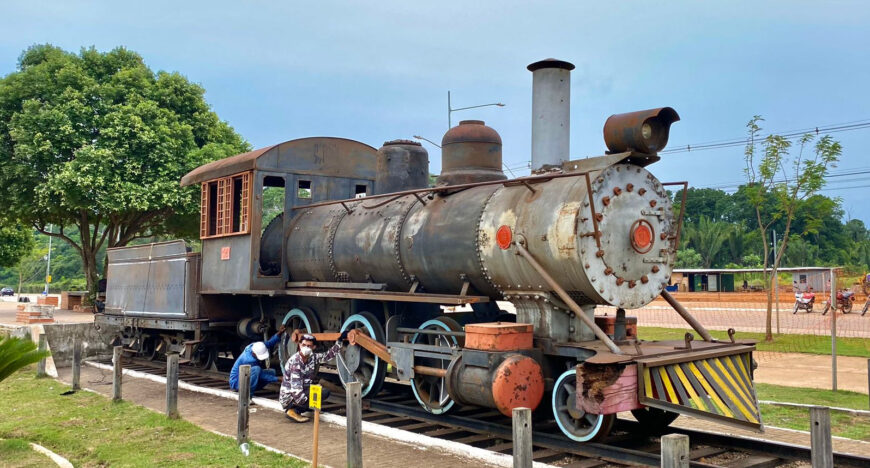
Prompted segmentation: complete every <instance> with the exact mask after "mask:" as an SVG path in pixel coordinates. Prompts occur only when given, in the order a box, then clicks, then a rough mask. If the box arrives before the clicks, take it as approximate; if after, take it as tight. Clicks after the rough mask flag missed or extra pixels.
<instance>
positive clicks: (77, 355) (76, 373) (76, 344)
mask: <svg viewBox="0 0 870 468" xmlns="http://www.w3.org/2000/svg"><path fill="white" fill-rule="evenodd" d="M81 374H82V342H81V340H79V339H78V338H75V339H74V341H73V359H72V389H73V391H74V392H75V391H78V390H81V389H82V386H81V384H80V381H81Z"/></svg>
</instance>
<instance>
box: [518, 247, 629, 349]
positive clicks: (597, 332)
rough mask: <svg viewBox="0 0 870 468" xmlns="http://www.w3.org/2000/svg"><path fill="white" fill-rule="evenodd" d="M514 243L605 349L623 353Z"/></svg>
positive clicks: (534, 261) (525, 251) (551, 278)
mask: <svg viewBox="0 0 870 468" xmlns="http://www.w3.org/2000/svg"><path fill="white" fill-rule="evenodd" d="M514 245H515V246H516V247H517V250H518V251H519V252H520V255H522V257H523V258H525V259H526V261H527V262H529V265H531V266H532V268H534V269H535V270H536V271H537V272H538V274H539V275H541V276H542V277H543V278H544V281H546V282H547V284H549V285H550V287H551V288H553V291H556V294H558V295H559V297H560V298H561V299H562V301H564V302H565V304H566V305H567V306H568V308H569V309H571V311H572V312H574V315H576V316H578V317H580V320H582V321H583V323H584V324H586V326H587V327H589V328H590V329H592V331H593V332H594V333H595V336H596V337H598V339H599V340H601V342H602V343H604V344H605V345H606V346H607V349H609V350H610V352H612V353H613V354H625V353H623V352H622V350H621V349H619V346H616V343H614V342H613V340H611V339H610V337H609V336H607V333H604V330H602V329H601V328H600V327H599V326H598V325H596V324H595V321H594V320H592V319H591V318H589V317H587V316H586V314H584V313H583V309H581V308H580V306H579V305H577V303H576V302H574V299H571V296H569V295H568V293H567V292H566V291H565V290H564V289H562V286H559V283H557V282H556V280H554V279H553V277H552V276H550V274H549V273H547V270H544V267H542V266H541V264H540V263H538V261H537V260H535V257H533V256H532V254H531V253H530V252H529V251H528V250H526V247H525V246H524V245H523V244H521V243H520V242H514Z"/></svg>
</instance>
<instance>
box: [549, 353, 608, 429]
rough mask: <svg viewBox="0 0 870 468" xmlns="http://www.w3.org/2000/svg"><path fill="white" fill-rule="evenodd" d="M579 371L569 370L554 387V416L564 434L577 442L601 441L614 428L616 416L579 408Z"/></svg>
mask: <svg viewBox="0 0 870 468" xmlns="http://www.w3.org/2000/svg"><path fill="white" fill-rule="evenodd" d="M576 388H577V371H576V370H574V369H571V370H567V371H565V372H564V373H562V375H560V376H559V379H558V380H556V385H555V386H554V387H553V398H552V400H553V401H552V404H553V416H554V417H555V418H556V424H557V425H558V426H559V429H561V430H562V433H563V434H565V436H567V437H568V438H569V439H571V440H574V441H577V442H592V441H596V440H601V439H602V438H604V437H605V436H607V434H608V433H610V429H612V428H613V423H614V421H616V415H615V414H606V415H603V414H592V413H587V412H585V411H583V410H582V409H580V408H578V407H577V397H576V391H577V390H576Z"/></svg>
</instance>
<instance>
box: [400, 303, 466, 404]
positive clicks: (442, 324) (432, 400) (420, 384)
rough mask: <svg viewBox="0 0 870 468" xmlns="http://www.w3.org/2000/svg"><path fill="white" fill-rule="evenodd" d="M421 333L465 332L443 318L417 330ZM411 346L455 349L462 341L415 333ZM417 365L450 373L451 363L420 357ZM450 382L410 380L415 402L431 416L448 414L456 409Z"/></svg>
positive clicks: (424, 378)
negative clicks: (431, 331) (418, 344)
mask: <svg viewBox="0 0 870 468" xmlns="http://www.w3.org/2000/svg"><path fill="white" fill-rule="evenodd" d="M417 328H419V329H422V330H436V331H441V330H443V331H462V326H461V325H459V323H457V322H456V320H453V319H452V318H450V317H445V316H441V317H438V318H435V319H432V320H428V321H426V322H423V324H422V325H420V326H419V327H417ZM411 343H422V344H426V345H429V346H438V347H443V348H452V347H456V346H460V340H459V338H458V337H456V336H450V335H429V334H422V333H415V334H414V336H413V337H412V338H411ZM414 365H420V366H426V367H432V368H435V369H444V370H447V366H449V365H450V361H444V360H442V359H437V358H431V357H418V358H417V359H415V360H414ZM446 381H447V379H446V378H445V377H437V376H434V375H417V376H415V377H414V378H413V379H411V390H412V391H413V392H414V398H416V399H417V402H419V403H420V406H422V407H423V409H425V410H426V411H428V412H430V413H432V414H442V413H446V412H447V411H449V410H450V408H452V407H453V403H454V401H453V399H452V398H450V395H449V394H448V393H447V382H446Z"/></svg>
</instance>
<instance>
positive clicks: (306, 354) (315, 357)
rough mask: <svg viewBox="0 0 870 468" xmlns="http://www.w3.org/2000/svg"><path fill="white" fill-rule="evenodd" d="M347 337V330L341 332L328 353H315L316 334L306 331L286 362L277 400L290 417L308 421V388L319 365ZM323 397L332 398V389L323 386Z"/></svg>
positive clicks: (334, 352)
mask: <svg viewBox="0 0 870 468" xmlns="http://www.w3.org/2000/svg"><path fill="white" fill-rule="evenodd" d="M346 339H347V331H344V332H342V333H341V337H340V338H339V339H338V341H336V342H335V344H334V345H332V347H331V348H329V350H328V351H327V352H325V353H315V352H314V348H315V347H316V346H317V338H315V337H313V336H311V335H303V336H302V340H301V341H300V343H299V351H297V352H296V354H294V355H293V356H290V359H288V360H287V363H286V364H284V381H283V382H282V383H281V392H280V393H279V395H278V402H279V403H281V407H283V408H284V411H285V413H284V415H285V416H286V417H287V419H290V420H292V421H296V422H308V418H306V417H304V416H302V413H304V412H306V411H308V391H309V388H310V387H311V384H312V383H313V382H314V379H315V377H317V369H318V365H319V364H321V363H324V362H326V361H329V360H330V359H332V358H334V357H335V354H336V353H338V351H339V350H340V349H341V343H342V342H343V341H344V340H346ZM320 398H321V400H326V399H327V398H329V389H326V388H324V389H323V393H322V394H321V396H320Z"/></svg>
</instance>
